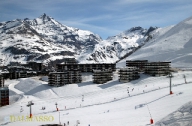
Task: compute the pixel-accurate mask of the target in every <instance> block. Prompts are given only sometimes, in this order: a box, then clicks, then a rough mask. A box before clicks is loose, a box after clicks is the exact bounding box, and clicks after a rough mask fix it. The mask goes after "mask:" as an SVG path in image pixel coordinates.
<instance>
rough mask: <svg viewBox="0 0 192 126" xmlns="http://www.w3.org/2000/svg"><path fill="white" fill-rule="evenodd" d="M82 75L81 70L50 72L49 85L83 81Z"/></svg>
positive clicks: (57, 85)
mask: <svg viewBox="0 0 192 126" xmlns="http://www.w3.org/2000/svg"><path fill="white" fill-rule="evenodd" d="M81 82H82V77H81V73H80V71H79V70H72V71H64V72H50V73H49V75H48V85H49V86H56V87H59V86H63V85H66V84H72V83H81Z"/></svg>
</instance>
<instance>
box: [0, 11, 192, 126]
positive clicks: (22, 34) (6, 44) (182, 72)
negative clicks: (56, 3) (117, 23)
mask: <svg viewBox="0 0 192 126" xmlns="http://www.w3.org/2000/svg"><path fill="white" fill-rule="evenodd" d="M0 125H1V126H148V125H151V126H192V17H189V18H187V19H183V21H180V22H179V23H178V24H175V25H171V26H167V27H162V28H160V27H149V28H148V29H145V28H142V27H140V26H137V27H132V28H130V29H128V30H126V31H123V32H121V33H119V34H117V35H114V36H111V37H108V38H107V39H105V40H103V39H102V38H101V37H100V36H99V35H97V34H94V33H93V32H90V31H87V30H80V29H78V28H73V27H68V26H66V25H63V24H62V23H60V22H58V21H56V20H55V19H54V18H52V17H50V16H48V15H47V14H45V13H44V14H42V15H41V16H39V17H38V18H35V19H28V18H25V19H15V20H11V21H5V22H1V23H0Z"/></svg>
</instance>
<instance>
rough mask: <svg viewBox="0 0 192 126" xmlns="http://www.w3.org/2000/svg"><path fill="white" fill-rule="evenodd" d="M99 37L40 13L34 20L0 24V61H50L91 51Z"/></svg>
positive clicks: (2, 62)
mask: <svg viewBox="0 0 192 126" xmlns="http://www.w3.org/2000/svg"><path fill="white" fill-rule="evenodd" d="M101 40H102V39H101V38H100V37H99V36H98V35H96V34H93V33H92V32H90V31H86V30H80V29H77V28H72V27H68V26H65V25H62V24H61V23H59V22H57V21H56V20H55V19H53V18H52V17H50V16H48V15H46V14H43V15H41V16H40V17H38V18H35V19H33V20H30V19H27V18H26V19H24V20H21V19H16V20H13V21H7V22H1V23H0V64H1V65H7V64H9V63H10V62H27V61H40V62H44V63H49V62H51V61H54V60H61V62H62V59H63V58H64V57H75V56H76V55H80V54H81V53H82V52H86V51H88V52H90V51H93V49H94V46H95V44H97V43H99V42H100V41H101Z"/></svg>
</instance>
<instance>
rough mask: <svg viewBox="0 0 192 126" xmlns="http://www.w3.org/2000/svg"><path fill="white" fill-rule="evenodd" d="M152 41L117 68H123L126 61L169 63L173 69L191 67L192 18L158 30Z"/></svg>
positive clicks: (155, 31) (121, 62)
mask: <svg viewBox="0 0 192 126" xmlns="http://www.w3.org/2000/svg"><path fill="white" fill-rule="evenodd" d="M151 34H152V39H151V40H149V42H147V43H146V44H145V45H144V46H143V47H142V48H140V49H139V50H138V51H136V52H134V53H133V54H132V55H130V56H129V57H127V58H126V59H124V60H122V61H120V62H119V63H118V65H117V66H125V61H126V60H137V59H140V60H142V59H147V60H149V61H171V62H172V64H171V65H172V66H173V67H192V17H190V18H188V19H186V20H184V21H182V22H180V23H178V24H177V25H175V26H169V27H165V28H158V29H156V30H154V31H153V32H152V33H151Z"/></svg>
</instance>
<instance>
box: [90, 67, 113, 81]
mask: <svg viewBox="0 0 192 126" xmlns="http://www.w3.org/2000/svg"><path fill="white" fill-rule="evenodd" d="M112 79H113V71H112V70H109V69H104V70H93V83H96V84H103V83H106V82H108V81H110V80H112Z"/></svg>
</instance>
